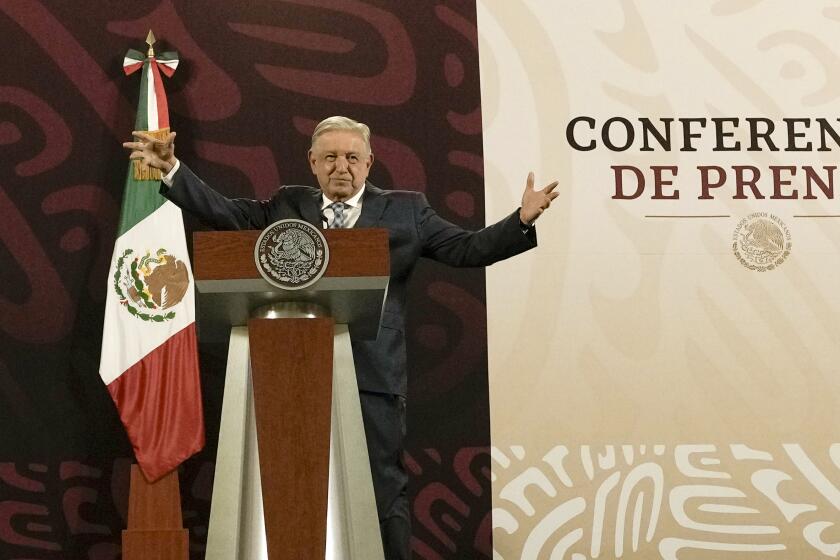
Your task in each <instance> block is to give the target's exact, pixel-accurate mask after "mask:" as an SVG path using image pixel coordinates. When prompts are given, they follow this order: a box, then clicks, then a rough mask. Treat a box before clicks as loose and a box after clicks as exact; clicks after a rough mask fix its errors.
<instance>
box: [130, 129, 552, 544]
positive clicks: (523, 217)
mask: <svg viewBox="0 0 840 560" xmlns="http://www.w3.org/2000/svg"><path fill="white" fill-rule="evenodd" d="M134 135H135V137H136V141H134V142H126V143H125V144H123V145H124V146H125V147H126V148H128V149H130V150H132V152H131V156H130V157H131V158H133V159H142V160H144V161H145V162H146V163H147V164H149V165H151V166H152V167H156V168H158V169H160V170H161V171H162V172H164V173H166V175H165V176H164V178H163V183H164V184H163V185H162V186H161V194H162V195H163V196H165V197H166V198H168V199H169V200H171V201H172V202H174V203H175V204H177V205H178V206H179V207H181V208H183V209H184V210H187V211H189V212H191V213H192V214H194V215H196V216H197V217H198V218H199V219H201V220H202V221H203V222H205V223H207V224H208V225H210V226H212V227H214V228H217V229H263V228H265V227H266V226H268V225H270V224H271V223H273V222H275V221H277V220H281V219H285V218H297V219H302V220H306V221H308V222H310V223H312V224H315V225H317V226H322V227H331V228H332V227H343V228H350V227H357V228H359V227H380V228H386V229H388V231H389V249H390V254H391V278H390V283H389V286H388V295H387V300H386V302H385V308H384V312H383V316H382V325H381V327H382V328H381V329H380V331H379V336H378V337H377V339H376V340H375V341H366V340H352V344H353V358H354V362H355V367H356V376H357V379H358V385H359V398H360V401H361V406H362V416H363V419H364V427H365V435H366V438H367V444H368V455H369V458H370V466H371V474H372V476H373V485H374V492H375V494H376V506H377V510H378V512H379V524H380V530H381V532H382V544H383V547H384V550H385V557H386V558H387V559H389V560H391V559H407V558H409V557H410V550H409V537H410V534H411V530H410V523H409V519H410V513H409V507H408V499H407V496H406V486H407V481H408V476H407V474H406V472H405V467H404V465H403V463H402V450H403V440H404V438H405V404H406V385H407V373H406V372H407V369H406V358H405V336H404V332H405V300H406V285H407V283H408V280H409V278H410V276H411V273H412V271H413V270H414V266H415V264H416V263H417V260H418V259H419V258H420V257H427V258H431V259H434V260H436V261H440V262H443V263H446V264H449V265H452V266H461V267H470V266H487V265H490V264H492V263H494V262H496V261H499V260H502V259H506V258H508V257H511V256H513V255H516V254H518V253H521V252H523V251H527V250H528V249H530V248H532V247H535V246H536V244H537V241H536V232H535V230H534V227H533V223H534V221H535V220H536V219H537V218H538V217H539V216H540V214H542V212H543V211H544V210H545V209H546V208H548V207H549V205H550V204H551V201H552V200H553V199H554V198H555V197H556V196H557V194H558V193H556V192H553V190H554V188H555V187H556V186H557V182H554V183H551V184H550V185H548V186H546V187H545V188H543V189H540V190H535V189H534V175H533V173H531V174H529V175H528V179H527V181H526V186H525V192H524V193H523V195H522V206H521V207H520V208H519V209H518V210H516V211H514V212H512V213H511V214H510V215H509V216H507V217H506V218H504V219H503V220H501V221H500V222H497V223H495V224H493V225H491V226H488V227H486V228H484V229H482V230H479V231H476V232H471V231H467V230H464V229H462V228H460V227H458V226H456V225H454V224H452V223H450V222H447V221H446V220H444V219H443V218H441V217H440V216H438V214H437V213H436V212H435V211H434V210H433V209H432V208H431V207H430V206H429V203H428V202H427V200H426V197H425V196H424V195H423V194H422V193H418V192H410V191H397V190H390V191H388V190H382V189H379V188H377V187H375V186H374V185H372V184H371V183H370V182H369V181H367V177H368V173H369V172H370V168H371V165H373V153H372V151H371V149H370V130H369V129H368V127H367V126H366V125H365V124H362V123H359V122H356V121H354V120H352V119H349V118H347V117H330V118H327V119H325V120H323V121H321V123H319V124H318V126H317V127H316V128H315V131H314V133H313V134H312V146H311V149H310V150H309V165H310V167H311V169H312V173H313V175H315V177H316V178H317V180H318V185H319V187H320V188H319V189H316V188H313V187H305V186H283V187H280V189H279V190H278V191H277V192H276V193H275V194H274V196H272V197H271V198H270V199H268V200H246V199H228V198H226V197H224V196H222V195H220V194H219V193H217V192H216V191H214V190H212V189H211V188H210V187H208V186H207V184H205V183H204V181H202V180H201V179H199V178H198V177H197V176H196V175H195V174H194V173H193V172H192V171H191V170H190V169H189V168H188V167H187V166H186V165H185V164H183V163H182V162H179V161H178V160H177V159H176V158H175V153H174V139H175V133H174V132H173V133H171V134H170V135H169V137H168V138H166V139H164V140H159V139H155V138H154V137H152V136H151V135H149V134H147V133H144V132H135V133H134ZM352 338H353V336H352V333H351V339H352Z"/></svg>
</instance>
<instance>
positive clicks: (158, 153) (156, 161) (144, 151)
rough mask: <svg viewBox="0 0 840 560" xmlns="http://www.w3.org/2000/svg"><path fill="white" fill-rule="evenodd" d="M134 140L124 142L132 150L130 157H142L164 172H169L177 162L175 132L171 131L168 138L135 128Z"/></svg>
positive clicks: (150, 164)
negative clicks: (158, 136)
mask: <svg viewBox="0 0 840 560" xmlns="http://www.w3.org/2000/svg"><path fill="white" fill-rule="evenodd" d="M131 135H132V136H134V138H135V141H134V142H123V148H125V149H127V150H131V154H129V156H128V157H129V159H140V160H143V163H145V164H146V165H148V166H149V167H154V168H155V169H160V170H161V171H162V172H163V173H164V174H166V173H169V171H170V170H171V169H172V166H174V165H175V162H176V161H178V160H176V159H175V133H174V132H170V133H169V135H168V136H167V137H166V138H163V139H160V138H155V137H154V136H152V135H151V134H149V133H148V132H144V131H142V130H135V131H134V132H132V133H131Z"/></svg>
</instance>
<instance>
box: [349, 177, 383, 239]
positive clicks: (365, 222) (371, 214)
mask: <svg viewBox="0 0 840 560" xmlns="http://www.w3.org/2000/svg"><path fill="white" fill-rule="evenodd" d="M384 195H385V192H384V191H383V190H382V189H380V188H377V187H375V186H373V185H371V184H370V183H366V184H365V194H363V195H362V214H361V216H359V220H358V221H357V222H356V225H355V226H354V227H357V228H368V227H376V226H377V225H379V218H380V217H381V216H382V212H384V211H385V207H386V206H387V205H388V197H386V196H384Z"/></svg>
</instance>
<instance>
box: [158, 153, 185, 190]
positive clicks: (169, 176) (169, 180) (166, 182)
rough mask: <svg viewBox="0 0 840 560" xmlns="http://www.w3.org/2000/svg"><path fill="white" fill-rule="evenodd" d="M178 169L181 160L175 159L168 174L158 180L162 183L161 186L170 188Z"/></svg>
mask: <svg viewBox="0 0 840 560" xmlns="http://www.w3.org/2000/svg"><path fill="white" fill-rule="evenodd" d="M180 168H181V160H179V159H176V160H175V165H173V166H172V169H170V170H169V173H167V174H166V175H164V176H163V177H161V178H160V180H161V181H163V184H164V185H166V186H167V187H171V186H172V182H173V181H175V173H177V172H178V170H179V169H180Z"/></svg>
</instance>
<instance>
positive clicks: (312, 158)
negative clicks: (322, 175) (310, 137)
mask: <svg viewBox="0 0 840 560" xmlns="http://www.w3.org/2000/svg"><path fill="white" fill-rule="evenodd" d="M306 159H308V160H309V168H310V169H311V170H312V174H313V175H315V162H316V161H317V160H316V159H315V154H313V153H312V150H309V152H307V154H306Z"/></svg>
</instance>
